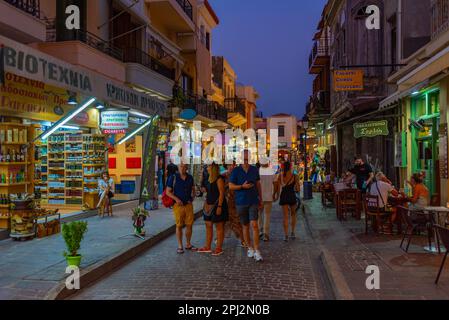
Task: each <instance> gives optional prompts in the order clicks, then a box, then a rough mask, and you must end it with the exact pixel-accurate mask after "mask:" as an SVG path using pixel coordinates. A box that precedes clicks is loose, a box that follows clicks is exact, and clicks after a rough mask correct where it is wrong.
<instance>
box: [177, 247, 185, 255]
mask: <svg viewBox="0 0 449 320" xmlns="http://www.w3.org/2000/svg"><path fill="white" fill-rule="evenodd" d="M176 253H177V254H183V253H184V249H182V248H178V250H176Z"/></svg>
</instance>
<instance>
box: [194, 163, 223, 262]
mask: <svg viewBox="0 0 449 320" xmlns="http://www.w3.org/2000/svg"><path fill="white" fill-rule="evenodd" d="M207 171H208V173H209V183H208V184H207V197H206V202H205V203H204V210H203V215H204V221H205V223H206V245H205V246H204V248H201V249H199V250H198V252H199V253H212V255H213V256H220V255H222V254H223V242H224V225H225V222H226V221H228V206H227V202H226V197H225V179H224V177H223V176H221V175H220V167H219V166H218V165H217V164H215V163H213V164H211V165H209V166H208V167H207ZM214 225H215V229H216V232H217V245H216V248H215V250H214V251H212V239H213V233H214Z"/></svg>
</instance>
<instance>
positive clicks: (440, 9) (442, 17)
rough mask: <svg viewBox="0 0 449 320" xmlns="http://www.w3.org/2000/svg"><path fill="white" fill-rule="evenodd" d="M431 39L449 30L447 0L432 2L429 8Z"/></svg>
mask: <svg viewBox="0 0 449 320" xmlns="http://www.w3.org/2000/svg"><path fill="white" fill-rule="evenodd" d="M431 15H432V17H431V19H430V20H431V30H432V39H435V38H437V37H438V36H440V35H441V34H442V33H443V32H445V31H447V30H449V0H432V6H431Z"/></svg>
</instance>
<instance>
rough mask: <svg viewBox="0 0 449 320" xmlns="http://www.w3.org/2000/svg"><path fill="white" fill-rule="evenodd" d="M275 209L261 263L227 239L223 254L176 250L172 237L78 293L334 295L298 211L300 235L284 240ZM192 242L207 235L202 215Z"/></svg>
mask: <svg viewBox="0 0 449 320" xmlns="http://www.w3.org/2000/svg"><path fill="white" fill-rule="evenodd" d="M273 209H274V212H273V214H272V241H271V242H270V243H268V244H265V243H264V244H262V253H263V255H264V259H265V261H264V262H263V263H256V262H255V261H254V260H252V259H251V260H250V259H249V258H247V257H246V255H245V250H244V249H243V248H240V247H238V243H237V241H236V240H234V239H232V238H228V239H226V242H225V247H224V250H225V253H224V255H222V256H220V257H212V256H210V255H201V254H199V253H186V254H184V255H177V254H176V240H175V237H174V236H173V237H171V238H168V239H166V240H165V241H163V242H161V243H160V244H158V245H157V246H155V247H154V248H152V249H150V250H149V251H148V252H147V253H146V254H144V255H142V256H141V257H139V258H137V259H135V260H134V261H132V262H131V263H129V264H128V265H126V266H124V267H122V268H121V269H119V270H117V271H115V272H114V273H112V274H110V275H109V276H107V277H106V278H104V279H102V280H101V281H99V282H97V283H96V284H94V285H92V286H90V287H88V288H86V289H84V290H82V291H81V293H80V294H78V295H77V296H74V299H164V300H165V299H330V298H332V295H330V294H329V289H328V285H327V282H326V281H325V279H326V278H325V277H324V276H323V271H322V269H321V265H320V262H319V253H320V252H318V250H317V247H316V245H315V244H314V242H313V240H312V238H311V237H310V235H309V234H308V231H307V228H305V226H304V219H303V218H302V216H301V214H299V216H301V217H300V219H298V222H299V223H298V232H297V234H298V236H299V239H297V240H295V241H290V242H289V243H284V242H283V241H282V234H283V232H282V225H281V223H282V218H281V211H280V207H279V206H278V205H275V206H274V208H273ZM193 238H194V241H193V243H194V244H195V245H196V246H197V247H199V246H201V245H202V244H203V241H204V238H205V237H204V224H203V222H202V220H198V221H197V222H196V225H195V227H194V237H193Z"/></svg>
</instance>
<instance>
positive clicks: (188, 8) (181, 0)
mask: <svg viewBox="0 0 449 320" xmlns="http://www.w3.org/2000/svg"><path fill="white" fill-rule="evenodd" d="M176 2H177V3H178V4H179V6H180V7H181V8H182V10H183V11H184V12H185V14H186V15H187V16H188V17H189V18H190V20H192V21H193V7H192V4H191V3H190V2H189V0H176Z"/></svg>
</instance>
